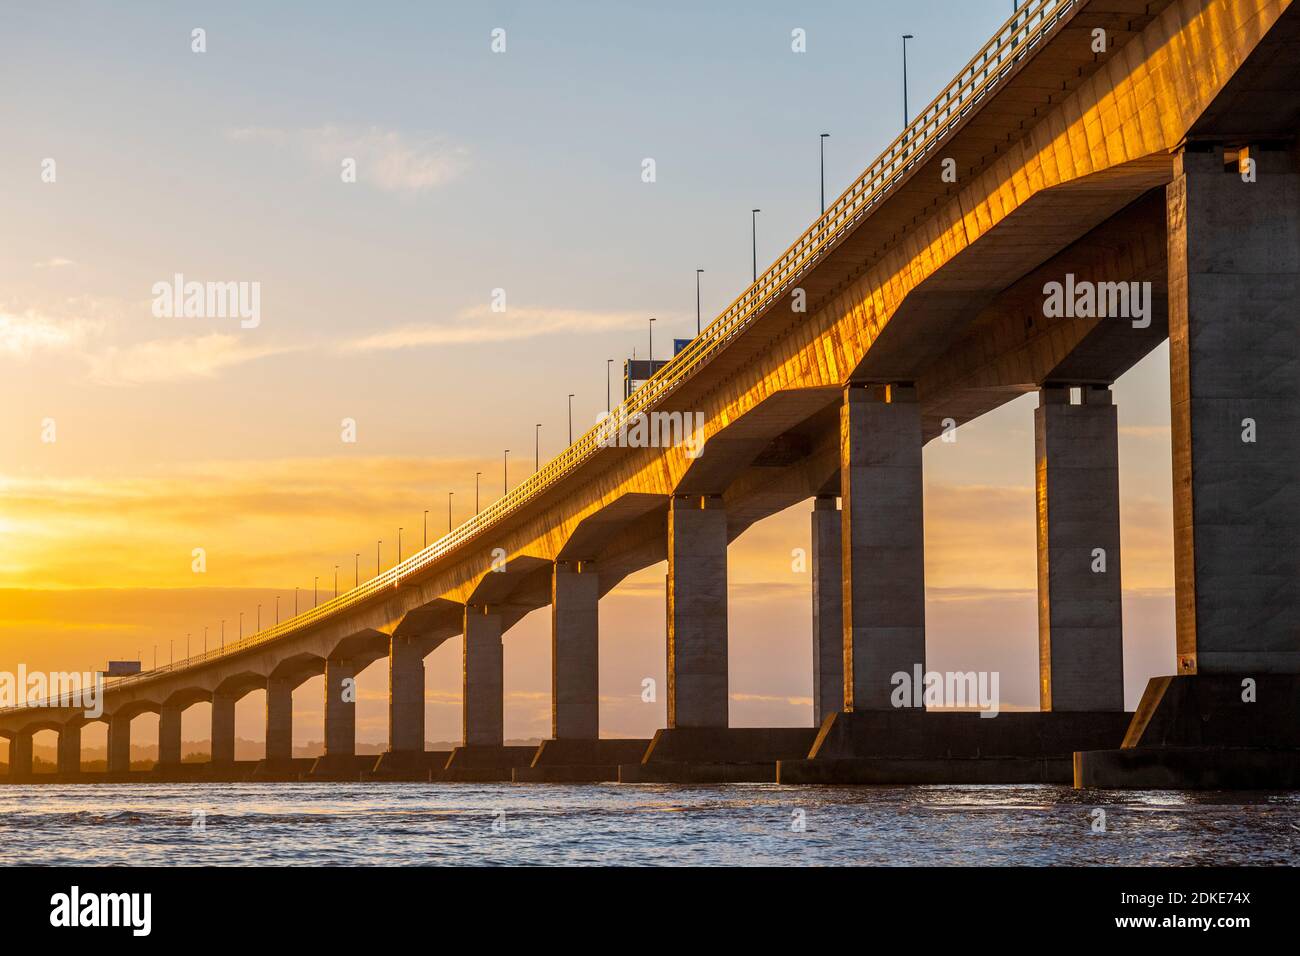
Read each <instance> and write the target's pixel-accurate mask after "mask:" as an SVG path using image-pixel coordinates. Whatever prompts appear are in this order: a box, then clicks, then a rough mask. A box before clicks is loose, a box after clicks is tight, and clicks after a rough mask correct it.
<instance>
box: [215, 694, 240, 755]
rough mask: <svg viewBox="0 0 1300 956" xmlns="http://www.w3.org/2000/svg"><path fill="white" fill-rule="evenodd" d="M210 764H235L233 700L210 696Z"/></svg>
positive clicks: (219, 695) (225, 695)
mask: <svg viewBox="0 0 1300 956" xmlns="http://www.w3.org/2000/svg"><path fill="white" fill-rule="evenodd" d="M211 739H212V763H213V765H214V766H229V765H231V764H233V763H234V762H235V698H234V697H232V696H230V695H229V694H223V693H216V694H214V695H213V696H212V738H211Z"/></svg>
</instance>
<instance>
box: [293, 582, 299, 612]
mask: <svg viewBox="0 0 1300 956" xmlns="http://www.w3.org/2000/svg"><path fill="white" fill-rule="evenodd" d="M293 616H294V617H297V616H298V585H296V584H295V585H294V586H293Z"/></svg>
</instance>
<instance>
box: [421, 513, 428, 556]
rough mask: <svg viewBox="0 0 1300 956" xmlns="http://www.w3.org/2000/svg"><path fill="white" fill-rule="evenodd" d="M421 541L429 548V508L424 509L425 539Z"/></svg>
mask: <svg viewBox="0 0 1300 956" xmlns="http://www.w3.org/2000/svg"><path fill="white" fill-rule="evenodd" d="M421 540H422V541H423V546H424V547H426V548H427V547H428V546H429V509H428V508H425V509H424V538H423V539H421Z"/></svg>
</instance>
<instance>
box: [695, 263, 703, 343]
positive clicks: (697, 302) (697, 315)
mask: <svg viewBox="0 0 1300 956" xmlns="http://www.w3.org/2000/svg"><path fill="white" fill-rule="evenodd" d="M703 274H704V270H703V269H696V270H695V334H696V335H699V334H700V276H701V275H703Z"/></svg>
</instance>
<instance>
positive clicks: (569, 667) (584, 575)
mask: <svg viewBox="0 0 1300 956" xmlns="http://www.w3.org/2000/svg"><path fill="white" fill-rule="evenodd" d="M599 635H600V579H599V577H598V576H597V574H596V568H595V565H594V564H591V563H590V562H587V561H583V562H581V563H578V562H569V561H557V562H556V563H555V569H554V572H553V574H552V578H551V736H552V737H554V738H556V739H557V740H559V739H569V738H579V739H591V740H594V739H595V738H597V737H599V736H600V668H599Z"/></svg>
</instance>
